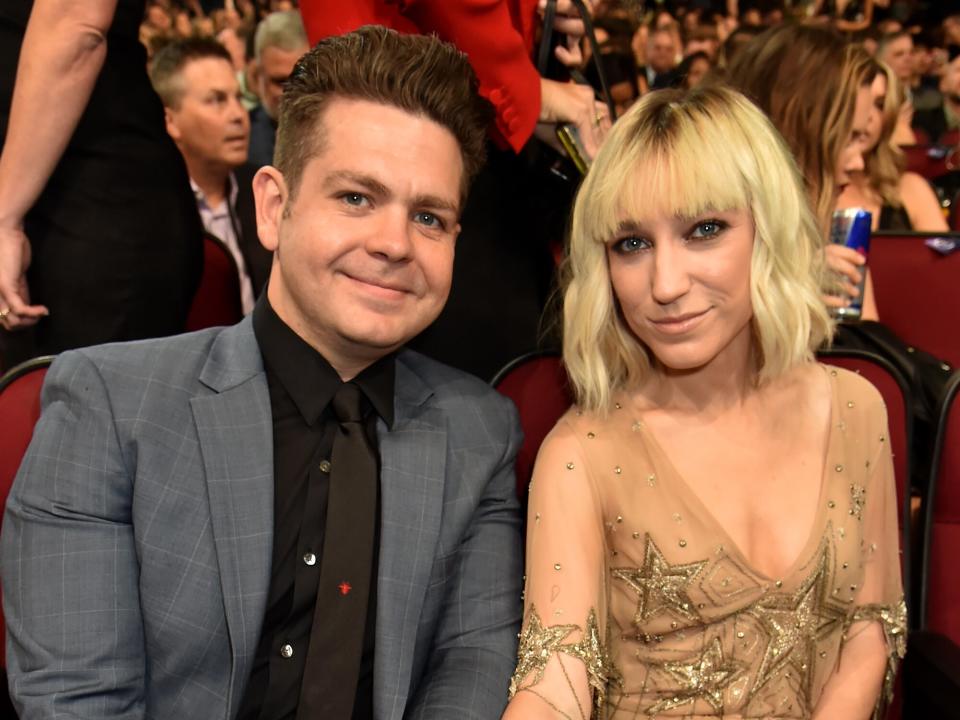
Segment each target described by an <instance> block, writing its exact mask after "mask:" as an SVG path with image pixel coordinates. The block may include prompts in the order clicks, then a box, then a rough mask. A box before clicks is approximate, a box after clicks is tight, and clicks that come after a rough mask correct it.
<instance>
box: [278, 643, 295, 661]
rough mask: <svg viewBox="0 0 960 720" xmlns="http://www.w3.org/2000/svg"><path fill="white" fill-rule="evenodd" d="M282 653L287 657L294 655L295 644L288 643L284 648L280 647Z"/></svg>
mask: <svg viewBox="0 0 960 720" xmlns="http://www.w3.org/2000/svg"><path fill="white" fill-rule="evenodd" d="M280 654H281V655H282V656H283V657H285V658H292V657H293V645H291V644H289V643H287V644H286V645H284V646H283V647H282V648H280Z"/></svg>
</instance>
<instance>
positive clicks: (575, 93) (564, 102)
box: [538, 78, 610, 159]
mask: <svg viewBox="0 0 960 720" xmlns="http://www.w3.org/2000/svg"><path fill="white" fill-rule="evenodd" d="M538 122H540V123H548V124H549V125H551V126H552V125H557V124H559V123H571V124H573V125H576V126H577V130H579V131H580V139H581V140H582V141H583V147H584V149H585V150H586V151H587V154H588V155H589V156H590V159H593V158H594V157H596V155H597V151H599V149H600V145H602V144H603V140H604V138H606V136H607V132H609V130H610V111H609V110H608V109H607V106H606V105H604V104H603V103H602V102H598V101H597V100H596V99H595V97H594V94H593V88H591V87H590V86H589V85H577V84H575V83H569V82H566V83H565V82H557V81H555V80H547V79H545V78H540V117H539V118H538Z"/></svg>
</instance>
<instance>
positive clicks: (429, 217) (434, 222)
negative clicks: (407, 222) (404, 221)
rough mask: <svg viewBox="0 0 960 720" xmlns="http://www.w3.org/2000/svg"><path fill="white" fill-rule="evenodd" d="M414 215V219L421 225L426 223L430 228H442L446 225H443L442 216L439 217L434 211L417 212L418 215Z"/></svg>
mask: <svg viewBox="0 0 960 720" xmlns="http://www.w3.org/2000/svg"><path fill="white" fill-rule="evenodd" d="M413 217H414V219H415V220H416V221H417V222H418V223H420V224H421V225H426V226H427V227H430V228H441V229H442V228H443V226H444V225H443V221H442V220H441V219H440V218H438V217H437V216H436V215H434V214H433V213H428V212H418V213H417V214H416V215H414V216H413Z"/></svg>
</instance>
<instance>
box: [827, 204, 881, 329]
mask: <svg viewBox="0 0 960 720" xmlns="http://www.w3.org/2000/svg"><path fill="white" fill-rule="evenodd" d="M872 220H873V218H872V216H871V215H870V213H869V212H868V211H866V210H864V209H863V208H845V209H843V210H837V211H836V212H835V213H833V222H832V223H831V224H830V242H831V243H834V244H836V245H845V246H846V247H848V248H853V249H854V250H856V251H857V252H858V253H860V254H861V255H862V256H863V259H864V264H863V265H861V266H860V276H861V277H860V284H859V285H858V286H857V289H858V290H859V291H860V294H859V295H857V296H855V297H851V298H850V304H849V305H847V306H846V307H842V308H834V310H833V312H834V315H836V316H837V317H838V318H839V319H840V320H859V319H860V313H861V311H862V309H863V290H864V284H865V283H866V280H867V264H866V259H867V255H868V254H869V253H870V225H871V222H872Z"/></svg>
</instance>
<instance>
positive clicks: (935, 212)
mask: <svg viewBox="0 0 960 720" xmlns="http://www.w3.org/2000/svg"><path fill="white" fill-rule="evenodd" d="M900 199H901V200H903V207H904V208H905V209H906V211H907V215H908V216H909V217H910V224H911V225H913V229H914V230H919V231H923V232H949V231H950V228H949V227H948V226H947V221H946V219H944V217H943V210H942V209H941V207H940V202H939V201H938V200H937V195H936V193H934V192H933V188H931V187H930V183H928V182H927V181H926V180H925V179H924V178H923V177H922V176H921V175H918V174H917V173H913V172H906V173H904V174H903V175H902V176H901V177H900Z"/></svg>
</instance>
